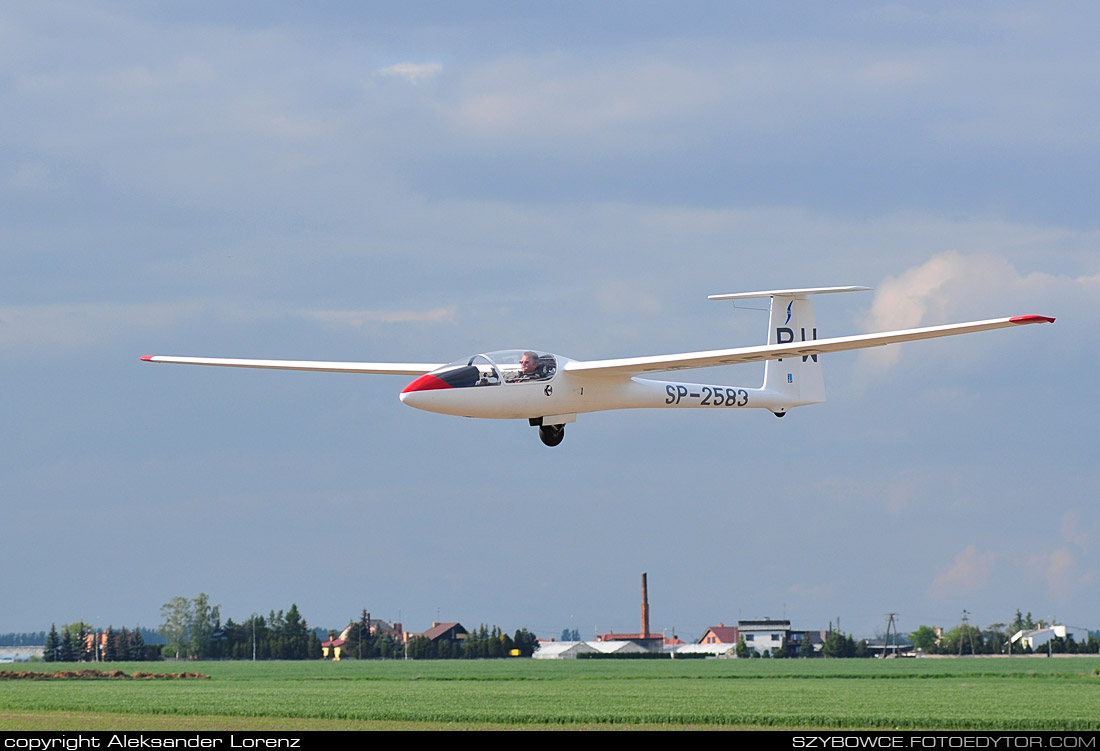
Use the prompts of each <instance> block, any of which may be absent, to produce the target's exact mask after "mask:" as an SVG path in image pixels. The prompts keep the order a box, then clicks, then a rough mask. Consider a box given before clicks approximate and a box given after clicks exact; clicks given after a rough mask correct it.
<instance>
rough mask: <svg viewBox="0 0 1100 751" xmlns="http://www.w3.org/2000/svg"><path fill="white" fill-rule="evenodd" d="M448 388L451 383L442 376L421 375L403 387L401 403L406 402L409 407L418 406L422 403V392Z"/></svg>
mask: <svg viewBox="0 0 1100 751" xmlns="http://www.w3.org/2000/svg"><path fill="white" fill-rule="evenodd" d="M449 388H451V385H450V384H449V383H447V382H446V381H444V380H443V379H442V378H437V377H435V376H434V375H431V374H428V375H422V376H420V377H419V378H417V379H416V380H415V381H413V382H412V383H410V384H409V385H408V386H406V387H405V388H404V390H403V391H402V392H401V403H402V404H408V405H409V406H410V407H419V406H421V405H422V404H423V403H424V392H426V391H438V390H439V389H449Z"/></svg>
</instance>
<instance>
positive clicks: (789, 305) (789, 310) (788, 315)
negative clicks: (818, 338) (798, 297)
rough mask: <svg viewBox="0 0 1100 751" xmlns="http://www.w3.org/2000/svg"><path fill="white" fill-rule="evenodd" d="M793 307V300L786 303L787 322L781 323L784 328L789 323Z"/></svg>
mask: <svg viewBox="0 0 1100 751" xmlns="http://www.w3.org/2000/svg"><path fill="white" fill-rule="evenodd" d="M792 305H794V300H791V301H790V302H789V303H787V320H785V321H783V325H784V326H786V325H787V324H788V323H790V322H791V306H792Z"/></svg>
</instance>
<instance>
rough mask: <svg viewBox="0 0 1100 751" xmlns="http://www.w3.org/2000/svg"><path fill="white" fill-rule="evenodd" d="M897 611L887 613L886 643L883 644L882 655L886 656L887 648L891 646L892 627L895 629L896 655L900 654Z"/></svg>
mask: <svg viewBox="0 0 1100 751" xmlns="http://www.w3.org/2000/svg"><path fill="white" fill-rule="evenodd" d="M896 615H897V613H887V614H886V643H885V644H883V645H882V656H883V657H886V650H887V649H889V647H890V629H891V628H893V629H894V657H897V656H898V624H897V623H896V622H895V621H894V616H896Z"/></svg>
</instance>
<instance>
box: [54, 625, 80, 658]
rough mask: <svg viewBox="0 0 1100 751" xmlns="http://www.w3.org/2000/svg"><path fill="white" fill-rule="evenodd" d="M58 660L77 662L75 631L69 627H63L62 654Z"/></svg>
mask: <svg viewBox="0 0 1100 751" xmlns="http://www.w3.org/2000/svg"><path fill="white" fill-rule="evenodd" d="M58 662H76V644H75V640H74V639H73V632H72V631H70V630H69V629H67V628H62V635H61V656H60V659H59V660H58Z"/></svg>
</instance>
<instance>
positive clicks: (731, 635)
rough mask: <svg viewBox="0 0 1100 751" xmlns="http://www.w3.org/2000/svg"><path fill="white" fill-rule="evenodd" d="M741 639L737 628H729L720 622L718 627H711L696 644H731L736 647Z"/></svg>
mask: <svg viewBox="0 0 1100 751" xmlns="http://www.w3.org/2000/svg"><path fill="white" fill-rule="evenodd" d="M738 638H740V632H739V631H738V630H737V626H727V625H725V624H724V623H721V622H719V623H718V625H717V626H711V627H710V628H708V629H707V630H706V633H704V634H703V636H702V637H701V638H700V639H699V641H697V642H696V644H730V645H736V644H737V640H738Z"/></svg>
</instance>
